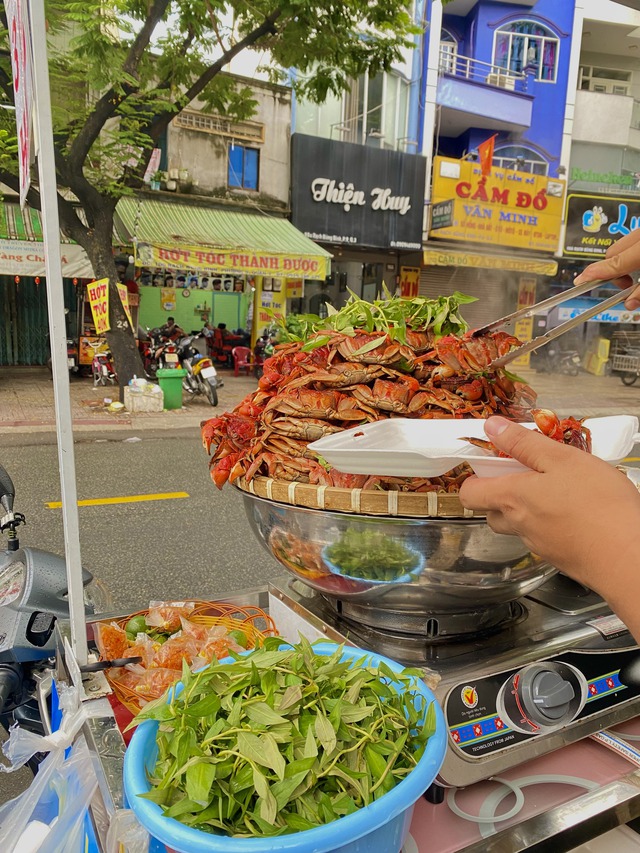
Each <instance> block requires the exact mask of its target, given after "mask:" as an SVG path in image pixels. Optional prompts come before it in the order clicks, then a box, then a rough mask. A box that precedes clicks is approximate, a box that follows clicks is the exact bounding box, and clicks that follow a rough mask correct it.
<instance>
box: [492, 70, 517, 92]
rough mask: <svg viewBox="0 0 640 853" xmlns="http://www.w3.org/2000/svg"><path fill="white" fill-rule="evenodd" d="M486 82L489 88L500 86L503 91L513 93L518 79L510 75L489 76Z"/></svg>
mask: <svg viewBox="0 0 640 853" xmlns="http://www.w3.org/2000/svg"><path fill="white" fill-rule="evenodd" d="M486 82H487V83H488V84H489V86H499V87H500V88H501V89H510V90H511V91H512V92H513V91H514V89H515V88H516V78H515V77H511V76H510V75H508V74H487V80H486Z"/></svg>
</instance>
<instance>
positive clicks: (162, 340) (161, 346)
mask: <svg viewBox="0 0 640 853" xmlns="http://www.w3.org/2000/svg"><path fill="white" fill-rule="evenodd" d="M149 336H150V337H151V342H152V347H153V356H152V357H153V361H154V362H155V366H156V367H155V371H154V372H157V371H158V370H160V369H162V370H166V369H171V368H175V367H180V358H179V356H178V345H177V343H176V342H175V341H172V340H169V338H167V337H165V336H164V335H163V334H162V330H161V329H159V328H155V329H151V331H150V332H149Z"/></svg>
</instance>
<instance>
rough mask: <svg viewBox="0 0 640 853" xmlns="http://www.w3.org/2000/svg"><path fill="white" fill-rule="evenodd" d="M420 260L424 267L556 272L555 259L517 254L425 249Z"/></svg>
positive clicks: (547, 273) (537, 272)
mask: <svg viewBox="0 0 640 853" xmlns="http://www.w3.org/2000/svg"><path fill="white" fill-rule="evenodd" d="M422 260H423V263H424V265H425V267H477V268H478V269H485V270H506V271H509V272H524V273H531V274H532V275H555V274H556V273H557V272H558V264H557V263H556V261H544V260H539V259H538V258H522V257H520V258H519V257H518V256H517V255H512V256H510V257H505V256H504V255H483V254H480V253H479V252H456V251H455V250H454V249H425V251H424V254H423V258H422Z"/></svg>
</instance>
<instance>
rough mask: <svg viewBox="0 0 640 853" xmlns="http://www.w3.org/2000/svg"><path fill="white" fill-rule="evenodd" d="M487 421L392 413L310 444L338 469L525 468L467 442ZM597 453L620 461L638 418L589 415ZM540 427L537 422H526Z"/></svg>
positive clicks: (408, 473)
mask: <svg viewBox="0 0 640 853" xmlns="http://www.w3.org/2000/svg"><path fill="white" fill-rule="evenodd" d="M484 424H485V421H484V420H481V419H477V418H465V419H456V418H446V419H434V420H412V419H410V418H388V419H386V420H383V421H375V422H374V423H370V424H360V425H359V426H356V427H352V428H351V429H348V430H343V431H342V432H337V433H334V434H333V435H327V436H325V437H324V438H321V439H319V440H318V441H314V442H312V443H311V444H310V445H309V447H310V448H311V449H312V450H314V451H315V452H316V453H318V454H320V456H322V457H323V458H324V459H326V460H327V462H328V463H329V464H330V465H332V466H333V467H334V468H337V469H338V471H344V472H345V473H347V474H371V475H378V476H388V477H439V476H440V475H441V474H444V473H445V472H446V471H449V470H451V468H454V467H455V466H456V465H459V464H460V463H461V462H468V463H469V465H471V467H472V468H473V470H474V471H475V473H476V474H478V476H480V477H496V476H501V475H503V474H511V473H515V472H517V471H526V470H527V469H526V468H525V466H524V465H522V464H521V463H520V462H518V461H516V460H515V459H510V458H501V457H497V456H494V455H493V454H492V453H491V452H490V451H485V450H482V449H481V448H478V447H476V446H474V445H472V444H468V443H466V442H465V441H464V438H465V437H470V438H480V439H485V438H486V435H485V432H484ZM584 425H585V426H586V427H588V428H589V429H590V430H591V437H592V441H593V450H592V452H593V455H594V456H598V457H599V458H600V459H604V460H605V461H606V462H610V463H611V464H612V465H616V464H617V463H619V462H621V461H622V460H623V459H624V458H625V457H626V456H628V455H629V453H630V452H631V450H632V448H633V445H634V443H635V442H636V441H640V434H639V433H638V429H639V427H638V418H636V417H634V416H632V415H613V416H610V417H604V418H587V419H586V420H585V421H584ZM522 426H524V427H526V428H527V429H536V425H535V424H534V423H526V424H522Z"/></svg>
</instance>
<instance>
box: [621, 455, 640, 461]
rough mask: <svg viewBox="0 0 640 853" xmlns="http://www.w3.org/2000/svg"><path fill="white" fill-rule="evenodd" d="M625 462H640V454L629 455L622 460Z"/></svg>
mask: <svg viewBox="0 0 640 853" xmlns="http://www.w3.org/2000/svg"><path fill="white" fill-rule="evenodd" d="M622 461H623V462H640V456H627V457H626V459H623V460H622Z"/></svg>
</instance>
